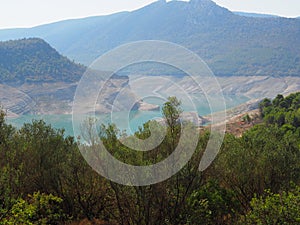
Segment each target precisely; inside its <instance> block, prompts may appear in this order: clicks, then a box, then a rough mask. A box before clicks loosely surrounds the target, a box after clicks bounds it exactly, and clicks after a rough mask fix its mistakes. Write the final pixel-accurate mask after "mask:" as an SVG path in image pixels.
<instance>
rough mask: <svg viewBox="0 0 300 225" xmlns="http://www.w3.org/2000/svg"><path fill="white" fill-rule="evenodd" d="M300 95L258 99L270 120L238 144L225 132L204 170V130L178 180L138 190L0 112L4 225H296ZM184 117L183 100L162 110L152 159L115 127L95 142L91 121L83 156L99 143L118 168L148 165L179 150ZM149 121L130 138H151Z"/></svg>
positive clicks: (43, 129)
mask: <svg viewBox="0 0 300 225" xmlns="http://www.w3.org/2000/svg"><path fill="white" fill-rule="evenodd" d="M299 96H300V93H297V94H292V95H290V96H288V97H286V98H284V97H282V96H278V97H277V98H275V99H274V100H273V101H271V100H267V99H266V100H264V101H262V103H261V105H260V109H261V111H262V115H263V118H264V120H265V121H266V122H265V123H263V124H260V125H256V126H254V127H253V128H252V129H251V130H249V131H247V132H245V133H244V134H243V136H242V137H240V138H239V137H235V136H233V135H231V134H226V136H225V140H224V143H223V145H222V148H221V152H220V154H219V155H218V157H217V159H216V160H215V161H214V162H213V164H212V165H211V166H210V167H209V168H208V169H207V170H206V171H204V172H199V171H198V166H199V162H200V159H201V155H202V153H203V151H204V149H205V147H206V144H207V141H208V139H209V132H208V131H203V132H200V134H199V143H198V146H197V149H196V151H195V154H194V155H193V157H192V159H191V160H190V161H189V163H188V164H187V165H186V166H185V167H184V168H183V169H182V170H181V171H180V172H179V173H177V174H176V175H174V176H173V177H171V178H169V179H168V180H166V181H164V182H161V183H158V184H154V185H149V186H143V187H131V186H123V185H120V184H116V183H113V182H110V181H109V180H107V179H105V178H103V177H101V176H99V175H98V174H97V173H95V172H94V171H93V170H92V169H91V168H90V167H89V166H88V165H87V163H86V162H85V160H84V159H83V158H82V156H81V154H80V152H79V150H78V145H79V144H80V143H76V142H75V141H74V138H72V137H64V131H63V130H55V129H53V128H52V127H51V126H49V125H47V124H45V123H44V122H43V121H33V122H32V123H31V124H24V126H23V127H22V128H21V129H20V130H16V129H15V128H13V127H12V126H10V125H8V124H7V123H6V122H5V115H4V113H3V112H2V113H1V115H0V158H1V161H0V170H1V173H0V224H69V223H70V221H78V220H82V219H86V220H90V221H92V220H94V221H96V220H97V221H102V223H103V224H212V225H215V224H217V225H218V224H220V225H221V224H258V225H260V224H270V225H271V224H272V225H273V224H274V225H275V224H292V225H296V224H300V220H299V215H300V195H299V193H300V164H299V161H300V147H299V146H300V133H299V129H300V128H299V123H298V122H297V119H295V118H298V117H297V115H298V114H297V113H298V109H299V108H300V102H299ZM180 112H181V109H180V102H179V101H178V100H177V99H176V98H173V97H171V98H169V101H168V102H166V103H165V105H164V107H163V114H164V116H165V119H166V121H167V123H166V124H167V125H166V126H167V129H166V130H167V135H166V138H165V140H163V142H162V143H161V144H160V145H159V146H158V147H156V148H155V149H153V150H152V151H149V152H136V151H132V150H130V149H128V148H127V147H125V146H123V145H122V144H121V142H120V141H119V137H121V138H124V134H122V133H121V132H120V131H118V129H117V128H116V127H115V126H114V125H109V126H106V127H105V126H100V129H99V134H97V136H94V135H93V134H92V133H91V132H88V131H89V128H90V126H91V125H93V124H94V123H97V121H95V120H93V119H89V120H87V123H86V124H84V125H83V136H82V138H85V139H89V140H93V141H92V142H90V145H89V146H82V147H83V149H85V150H86V151H89V150H91V148H93V147H95V146H97V144H98V143H97V142H98V140H99V139H101V140H102V141H103V143H104V145H105V146H106V148H107V149H108V150H109V151H110V152H111V154H113V155H114V156H115V157H116V158H118V159H119V160H122V161H123V162H126V163H130V164H132V165H148V164H153V163H155V162H158V161H161V160H162V159H164V158H166V157H167V156H169V155H170V153H171V152H172V150H173V149H172V148H171V147H172V146H176V145H177V143H178V139H179V136H180V130H181V129H180V127H181V124H180V123H178V114H179V113H180ZM277 114H278V115H277ZM279 115H281V116H279ZM272 116H274V119H270V118H271V117H272ZM282 118H284V120H283V119H282ZM151 123H155V122H148V123H146V124H144V126H143V127H141V128H140V130H139V131H138V132H136V133H135V134H134V135H135V136H136V137H138V138H140V139H145V138H147V137H149V136H150V135H151V133H150V129H149V127H150V126H151V127H152V125H153V124H152V125H151ZM156 126H157V127H159V126H161V125H159V124H157V123H156ZM190 126H192V125H190ZM186 141H189V140H186ZM77 144H78V145H77ZM81 145H82V144H81ZM86 220H85V221H86ZM99 223H100V222H99ZM73 224H74V223H73ZM75 224H76V223H75ZM100 224H101V223H100Z"/></svg>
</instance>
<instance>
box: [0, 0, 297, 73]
mask: <svg viewBox="0 0 300 225" xmlns="http://www.w3.org/2000/svg"><path fill="white" fill-rule="evenodd" d="M299 36H300V21H299V20H298V19H288V18H281V17H278V18H276V17H275V18H256V17H245V16H240V15H236V14H235V13H232V12H230V11H229V10H227V9H225V8H222V7H220V6H218V5H216V4H215V3H214V2H212V1H210V0H191V1H190V2H183V1H170V2H165V1H157V2H154V3H152V4H150V5H148V6H146V7H143V8H141V9H139V10H135V11H132V12H122V13H117V14H113V15H109V16H99V17H91V18H85V19H75V20H67V21H62V22H57V23H52V24H47V25H43V26H38V27H33V28H28V29H8V30H7V29H6V30H0V40H9V39H16V38H24V37H40V38H43V39H45V40H46V41H47V42H49V43H50V44H51V45H52V46H54V47H55V48H56V49H57V50H58V51H59V52H62V53H63V54H64V55H66V56H68V57H69V58H71V59H74V60H75V61H78V62H80V63H83V64H85V65H89V64H90V63H91V62H92V61H93V60H94V59H95V58H97V57H98V56H100V55H101V54H103V53H105V52H107V51H109V50H110V49H112V48H114V47H117V46H118V45H121V44H124V43H128V42H131V41H138V40H145V39H147V40H149V39H156V40H164V41H171V42H175V43H178V44H180V45H183V46H185V47H187V48H189V49H191V50H192V51H194V52H195V53H197V54H199V56H200V57H202V58H203V59H204V60H205V61H206V62H207V63H208V65H209V66H210V68H211V69H212V70H213V72H214V73H215V74H216V75H218V76H230V75H247V76H249V75H250V76H252V75H270V76H298V75H299V74H300V63H299V60H300V55H299V53H300V40H299Z"/></svg>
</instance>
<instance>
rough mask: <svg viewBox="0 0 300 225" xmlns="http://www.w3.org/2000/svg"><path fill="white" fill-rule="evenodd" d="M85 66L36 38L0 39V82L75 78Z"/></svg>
mask: <svg viewBox="0 0 300 225" xmlns="http://www.w3.org/2000/svg"><path fill="white" fill-rule="evenodd" d="M84 71H85V67H84V66H81V65H78V64H75V63H74V62H72V61H70V60H69V59H68V58H66V57H63V56H61V55H60V54H59V53H58V52H57V51H56V50H55V49H53V48H52V47H51V46H50V45H49V44H48V43H46V42H45V41H44V40H42V39H39V38H28V39H20V40H14V41H6V42H0V82H1V83H5V82H10V83H11V82H13V83H24V82H54V81H56V82H57V81H64V82H74V81H78V80H79V79H80V78H81V76H82V74H83V73H84Z"/></svg>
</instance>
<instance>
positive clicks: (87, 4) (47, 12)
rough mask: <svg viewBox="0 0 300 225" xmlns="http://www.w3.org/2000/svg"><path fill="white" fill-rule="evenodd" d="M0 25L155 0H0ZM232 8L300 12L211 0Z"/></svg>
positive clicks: (286, 1) (268, 2) (244, 0)
mask: <svg viewBox="0 0 300 225" xmlns="http://www.w3.org/2000/svg"><path fill="white" fill-rule="evenodd" d="M0 1H1V6H0V28H12V27H13V28H14V27H32V26H36V25H39V24H45V23H50V22H54V21H59V20H64V19H70V18H81V17H88V16H94V15H107V14H111V13H114V12H119V11H125V10H127V11H131V10H134V9H137V8H140V7H143V6H145V5H147V4H149V3H151V2H154V1H155V0H85V1H83V0H0ZM214 1H215V2H216V3H217V4H219V5H221V6H223V7H226V8H228V9H230V10H232V11H244V12H257V13H268V14H276V15H280V16H286V17H296V16H300V1H299V0H214Z"/></svg>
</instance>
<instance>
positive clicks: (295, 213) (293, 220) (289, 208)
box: [240, 187, 300, 225]
mask: <svg viewBox="0 0 300 225" xmlns="http://www.w3.org/2000/svg"><path fill="white" fill-rule="evenodd" d="M265 194H266V196H264V197H263V196H261V197H254V198H253V199H252V200H251V203H250V204H251V208H252V210H251V211H249V213H248V214H247V215H246V216H245V217H242V219H241V221H240V224H246V225H247V224H249V225H250V224H251V225H255V224H257V225H277V224H278V225H283V224H287V225H288V224H291V225H292V224H293V225H297V224H300V187H296V188H295V189H294V190H292V191H288V192H285V191H283V192H282V193H280V194H274V193H272V192H271V191H269V190H267V191H266V192H265Z"/></svg>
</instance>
